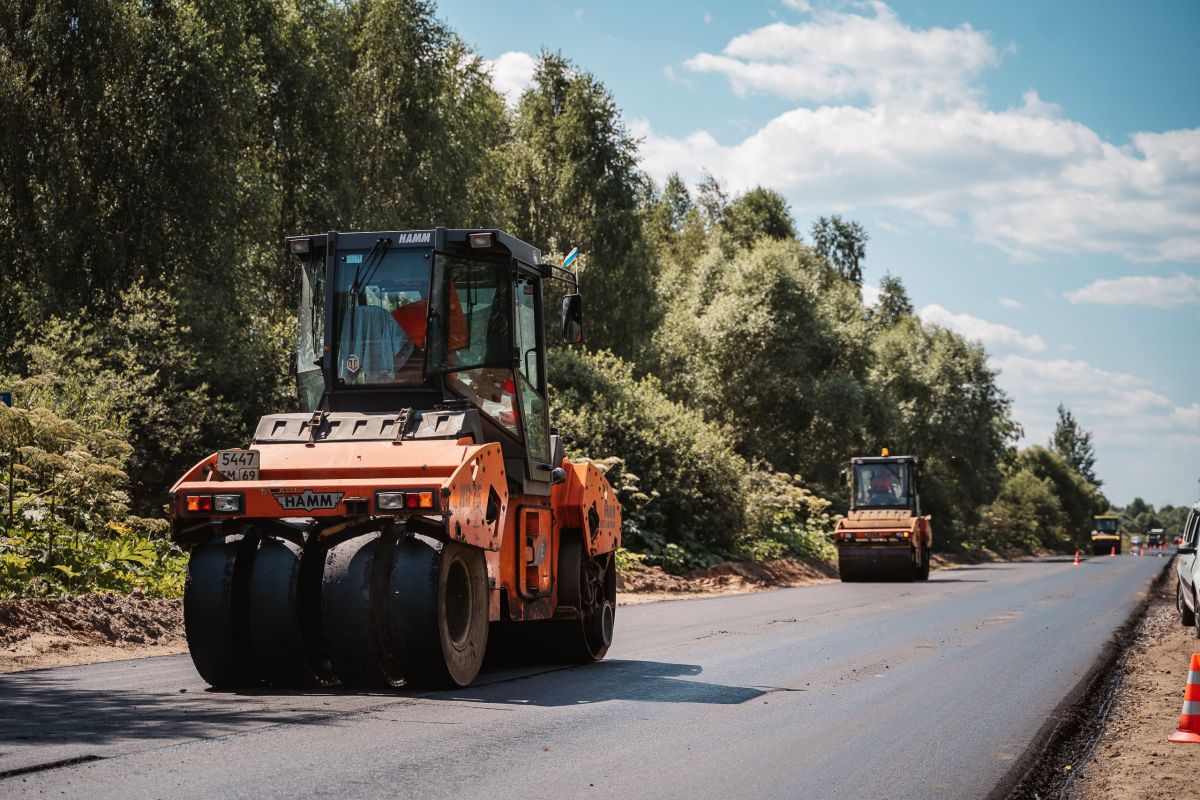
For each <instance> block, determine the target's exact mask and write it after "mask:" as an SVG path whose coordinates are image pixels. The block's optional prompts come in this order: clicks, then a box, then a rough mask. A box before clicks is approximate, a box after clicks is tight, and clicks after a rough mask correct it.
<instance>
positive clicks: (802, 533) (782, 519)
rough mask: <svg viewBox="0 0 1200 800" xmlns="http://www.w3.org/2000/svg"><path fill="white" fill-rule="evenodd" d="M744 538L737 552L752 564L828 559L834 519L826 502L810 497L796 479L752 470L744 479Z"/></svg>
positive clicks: (778, 473) (831, 551)
mask: <svg viewBox="0 0 1200 800" xmlns="http://www.w3.org/2000/svg"><path fill="white" fill-rule="evenodd" d="M746 500H747V507H746V516H747V537H746V540H745V542H743V543H742V545H741V549H742V553H743V554H744V557H746V558H749V559H750V560H752V561H767V560H770V559H773V558H784V557H794V558H832V557H833V555H834V547H833V543H832V541H831V540H830V538H829V534H830V531H832V530H833V526H834V519H833V517H832V516H830V514H829V507H830V505H832V504H831V503H830V502H829V501H828V500H825V499H824V498H821V497H818V496H817V495H815V494H813V493H812V492H811V491H809V490H808V488H806V487H805V485H804V483H803V482H802V481H801V480H800V477H799V476H792V475H788V474H787V473H783V472H767V471H765V470H756V471H754V472H751V473H750V474H749V475H748V476H747V479H746Z"/></svg>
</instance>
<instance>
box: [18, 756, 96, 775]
mask: <svg viewBox="0 0 1200 800" xmlns="http://www.w3.org/2000/svg"><path fill="white" fill-rule="evenodd" d="M103 758H104V757H103V756H97V755H90V754H89V755H84V756H75V757H74V758H64V759H62V760H61V761H47V762H46V763H45V764H31V765H30V766H28V767H17V768H15V769H6V770H4V771H3V772H0V781H2V780H4V779H5V778H16V777H18V776H20V775H29V774H31V773H34V772H44V771H46V770H51V769H58V768H59V767H73V766H75V765H76V764H88V763H91V762H92V761H102V760H103Z"/></svg>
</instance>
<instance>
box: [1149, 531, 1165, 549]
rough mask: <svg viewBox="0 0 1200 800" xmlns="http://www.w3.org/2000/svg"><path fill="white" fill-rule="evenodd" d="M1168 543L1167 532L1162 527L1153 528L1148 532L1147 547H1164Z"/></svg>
mask: <svg viewBox="0 0 1200 800" xmlns="http://www.w3.org/2000/svg"><path fill="white" fill-rule="evenodd" d="M1166 543H1167V532H1166V531H1164V530H1163V529H1162V528H1151V529H1150V532H1149V533H1147V534H1146V546H1147V547H1162V546H1163V545H1165V544H1166Z"/></svg>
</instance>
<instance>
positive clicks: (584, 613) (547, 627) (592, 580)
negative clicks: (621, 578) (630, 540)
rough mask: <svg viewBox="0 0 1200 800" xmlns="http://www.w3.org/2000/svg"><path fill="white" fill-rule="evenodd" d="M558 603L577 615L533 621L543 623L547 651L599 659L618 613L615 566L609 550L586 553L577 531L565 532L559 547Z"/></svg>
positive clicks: (556, 655) (560, 655)
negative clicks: (573, 532) (592, 553)
mask: <svg viewBox="0 0 1200 800" xmlns="http://www.w3.org/2000/svg"><path fill="white" fill-rule="evenodd" d="M558 579H559V585H558V604H559V605H560V606H569V607H573V608H575V609H577V610H578V611H579V618H578V619H566V620H555V621H552V622H543V623H532V624H535V625H538V626H544V628H543V630H544V632H545V634H546V635H547V638H548V639H549V645H550V647H549V651H548V654H549V655H551V656H552V657H554V658H558V659H561V660H564V661H569V662H572V663H575V662H581V663H587V662H590V661H599V660H600V659H602V658H604V656H605V655H606V654H607V653H608V648H609V647H610V646H612V639H613V631H614V630H615V627H616V613H617V567H616V559H615V558H614V557H613V554H612V553H604V554H602V555H600V556H598V557H596V558H592V557H591V556H589V555H587V553H586V552H585V551H584V549H583V539H582V537H581V536H579V535H577V534H576V535H572V534H564V535H563V536H562V538H561V540H560V541H559V548H558Z"/></svg>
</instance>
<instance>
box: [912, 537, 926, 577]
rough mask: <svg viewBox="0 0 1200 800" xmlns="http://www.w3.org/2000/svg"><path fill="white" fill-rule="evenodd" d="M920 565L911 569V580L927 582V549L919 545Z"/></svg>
mask: <svg viewBox="0 0 1200 800" xmlns="http://www.w3.org/2000/svg"><path fill="white" fill-rule="evenodd" d="M919 552H920V554H921V565H920V566H918V567H913V580H918V581H927V580H929V548H928V547H926V546H925V545H921V549H920V551H919Z"/></svg>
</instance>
